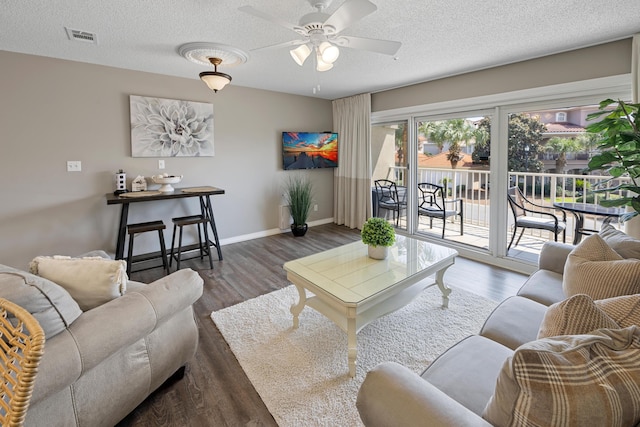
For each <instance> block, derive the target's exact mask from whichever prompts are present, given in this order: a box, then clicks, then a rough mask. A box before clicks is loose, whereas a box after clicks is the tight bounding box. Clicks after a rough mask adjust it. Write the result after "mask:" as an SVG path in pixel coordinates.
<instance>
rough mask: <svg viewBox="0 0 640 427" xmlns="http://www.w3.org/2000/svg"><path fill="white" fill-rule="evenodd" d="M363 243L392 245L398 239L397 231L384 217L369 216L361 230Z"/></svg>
mask: <svg viewBox="0 0 640 427" xmlns="http://www.w3.org/2000/svg"><path fill="white" fill-rule="evenodd" d="M360 237H362V243H364V244H365V245H371V246H391V245H393V242H395V241H396V231H395V230H394V229H393V226H392V225H391V224H389V222H388V221H387V220H386V219H384V218H375V217H374V218H369V219H368V220H367V221H366V222H365V223H364V225H363V226H362V231H360Z"/></svg>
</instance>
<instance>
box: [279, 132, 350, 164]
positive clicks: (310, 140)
mask: <svg viewBox="0 0 640 427" xmlns="http://www.w3.org/2000/svg"><path fill="white" fill-rule="evenodd" d="M282 160H283V167H284V169H285V170H294V169H321V168H335V167H338V134H337V133H333V132H282Z"/></svg>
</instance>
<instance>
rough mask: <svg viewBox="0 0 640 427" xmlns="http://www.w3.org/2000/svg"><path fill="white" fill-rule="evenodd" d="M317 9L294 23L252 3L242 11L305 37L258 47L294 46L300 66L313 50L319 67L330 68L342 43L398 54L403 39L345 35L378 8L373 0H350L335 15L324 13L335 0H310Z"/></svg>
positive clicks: (294, 58)
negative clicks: (347, 30) (263, 10)
mask: <svg viewBox="0 0 640 427" xmlns="http://www.w3.org/2000/svg"><path fill="white" fill-rule="evenodd" d="M307 1H308V2H309V4H311V6H312V7H314V8H316V10H317V11H316V12H311V13H308V14H306V15H304V16H303V17H302V18H300V21H299V22H298V25H294V24H290V23H289V22H286V21H284V20H282V19H280V18H277V17H275V16H272V15H269V14H267V13H264V12H261V11H259V10H257V9H255V8H253V7H251V6H242V7H240V8H239V10H241V11H242V12H245V13H248V14H250V15H253V16H256V17H258V18H262V19H265V20H267V21H271V22H273V23H275V24H278V25H281V26H283V27H285V28H288V29H290V30H292V31H295V32H296V33H297V34H299V35H300V36H302V38H301V39H298V40H291V41H288V42H284V43H279V44H276V45H272V46H266V47H262V48H258V49H254V50H263V49H278V48H284V47H294V46H297V47H296V48H294V49H291V50H290V51H289V52H290V53H291V56H292V57H293V60H294V61H295V62H296V63H297V64H298V65H300V66H302V65H303V64H304V62H305V61H306V60H307V58H308V57H309V56H311V54H312V53H315V57H316V69H317V70H318V71H327V70H330V69H331V68H333V63H334V62H335V61H336V59H338V55H340V50H339V48H338V47H346V48H351V49H362V50H368V51H372V52H377V53H382V54H384V55H391V56H393V55H395V54H396V52H397V51H398V49H400V46H401V45H402V43H400V42H396V41H391V40H379V39H368V38H363V37H353V36H345V35H342V34H341V33H342V31H344V30H345V29H346V28H348V27H349V26H351V25H353V24H354V23H355V22H357V21H359V20H360V19H362V18H364V17H365V16H367V15H370V14H371V13H373V12H375V11H376V10H377V9H378V8H377V7H376V5H375V4H373V3H371V2H370V1H369V0H346V1H345V2H344V3H342V4H341V5H340V7H338V9H336V11H335V12H333V13H332V14H331V15H329V14H328V13H324V10H326V9H327V7H329V5H330V4H331V1H332V0H307Z"/></svg>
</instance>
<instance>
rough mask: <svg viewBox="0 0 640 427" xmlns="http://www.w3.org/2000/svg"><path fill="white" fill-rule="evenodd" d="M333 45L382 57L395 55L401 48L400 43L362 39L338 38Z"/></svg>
mask: <svg viewBox="0 0 640 427" xmlns="http://www.w3.org/2000/svg"><path fill="white" fill-rule="evenodd" d="M335 43H336V44H337V45H338V46H340V47H348V48H351V49H363V50H369V51H372V52H378V53H382V54H384V55H391V56H393V55H395V54H396V53H397V52H398V49H400V46H402V43H400V42H395V41H392V40H379V39H367V38H364V37H352V36H340V37H338V38H336V39H335Z"/></svg>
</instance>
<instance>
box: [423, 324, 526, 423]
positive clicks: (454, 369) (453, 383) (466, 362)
mask: <svg viewBox="0 0 640 427" xmlns="http://www.w3.org/2000/svg"><path fill="white" fill-rule="evenodd" d="M512 354H513V350H511V349H509V348H507V347H505V346H503V345H502V344H498V343H497V342H495V341H492V340H490V339H488V338H485V337H481V336H479V335H473V336H470V337H467V338H465V339H464V340H462V341H460V342H459V343H457V344H456V345H454V346H453V347H451V348H449V349H448V350H447V351H446V352H444V353H442V354H441V355H440V356H439V357H438V358H437V359H436V360H435V361H434V362H433V363H431V365H429V367H428V368H427V369H426V370H425V371H424V373H423V374H422V378H424V379H425V380H427V381H428V382H430V383H431V384H433V385H434V386H436V387H437V388H438V389H440V390H441V391H442V392H444V393H445V394H446V395H448V396H449V397H451V398H452V399H454V400H455V401H457V402H458V403H461V404H462V406H464V407H466V408H468V409H469V410H471V411H472V412H474V413H476V414H477V415H481V414H482V410H483V409H484V407H485V406H486V405H487V402H488V401H489V399H490V398H491V395H492V394H493V391H494V388H495V384H496V377H497V376H498V373H499V372H500V369H501V368H502V363H503V362H504V360H505V359H506V358H508V357H509V356H511V355H512Z"/></svg>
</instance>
